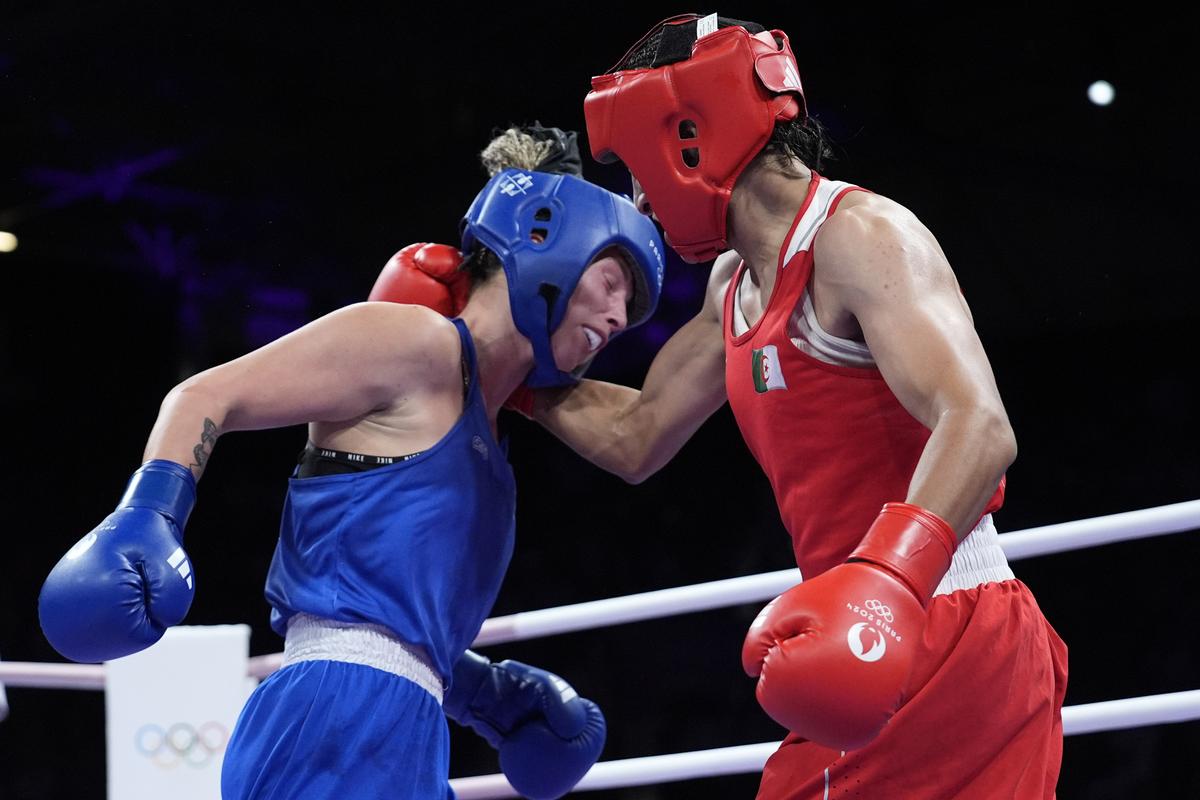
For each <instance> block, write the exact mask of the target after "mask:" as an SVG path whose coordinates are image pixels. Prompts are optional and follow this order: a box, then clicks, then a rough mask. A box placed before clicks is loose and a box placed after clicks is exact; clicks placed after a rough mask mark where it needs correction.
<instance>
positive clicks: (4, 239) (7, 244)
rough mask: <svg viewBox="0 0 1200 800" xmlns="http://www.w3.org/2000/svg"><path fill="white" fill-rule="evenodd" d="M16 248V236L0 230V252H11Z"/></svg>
mask: <svg viewBox="0 0 1200 800" xmlns="http://www.w3.org/2000/svg"><path fill="white" fill-rule="evenodd" d="M16 249H17V237H15V236H13V235H12V234H11V233H9V232H8V231H0V253H11V252H12V251H13V250H16Z"/></svg>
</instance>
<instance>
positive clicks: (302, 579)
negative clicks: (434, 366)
mask: <svg viewBox="0 0 1200 800" xmlns="http://www.w3.org/2000/svg"><path fill="white" fill-rule="evenodd" d="M453 322H454V325H455V326H456V327H457V329H458V333H459V337H460V338H461V339H462V347H463V355H464V357H465V358H466V360H467V362H468V369H469V374H470V378H469V380H470V387H469V389H468V391H467V397H466V399H465V401H464V403H463V412H462V416H461V417H460V418H459V420H458V421H457V422H456V423H455V424H454V427H452V428H451V429H450V432H449V433H447V434H446V435H445V436H444V437H443V438H442V439H441V440H440V441H439V442H438V443H437V444H435V445H434V446H433V447H430V448H429V449H428V450H426V451H424V452H423V453H421V454H420V455H418V456H416V457H415V458H411V459H409V460H407V461H401V462H397V463H395V464H390V465H387V466H382V467H377V468H375V469H371V470H367V471H365V472H355V473H350V474H341V475H323V476H319V477H311V478H303V479H301V478H296V477H293V478H292V479H291V481H290V482H289V485H288V494H287V499H286V501H285V502H284V507H283V520H282V522H281V524H280V531H279V544H278V545H276V547H275V556H274V558H273V559H272V561H271V569H270V572H269V573H268V574H267V590H266V596H267V602H269V603H270V604H271V607H272V609H273V610H272V612H271V627H272V628H274V629H275V631H276V632H278V633H279V634H280V635H284V634H285V633H286V630H287V621H288V620H289V619H290V618H291V617H292V616H293V615H294V614H296V613H298V612H304V613H306V614H313V615H315V616H318V617H325V618H327V619H333V620H338V621H342V622H368V623H375V624H377V625H382V626H384V627H386V628H388V629H390V630H391V631H392V632H394V633H395V634H396V636H398V637H399V638H401V639H403V640H404V641H406V642H409V643H410V644H414V645H418V646H420V647H422V648H424V649H425V651H426V653H427V654H428V655H429V657H430V659H431V661H432V665H433V666H434V667H435V668H436V669H437V671H438V672H439V673H440V674H441V675H442V676H443V678H445V679H447V682H449V677H450V675H451V674H452V673H453V667H454V662H455V661H457V660H458V657H459V656H460V655H462V653H463V651H464V650H466V649H467V647H469V646H470V644H471V642H472V640H474V638H475V636H476V634H477V633H478V632H479V628H480V626H481V625H482V624H483V621H484V619H486V618H487V615H488V612H489V611H491V608H492V604H493V603H494V602H495V600H496V595H497V593H498V592H499V591H500V583H501V581H502V580H503V578H504V573H505V571H506V570H507V569H508V562H509V559H510V558H511V556H512V549H513V539H514V536H515V528H516V520H515V513H516V484H515V483H514V481H513V474H512V468H511V467H510V466H509V464H508V453H507V450H506V448H505V447H503V446H501V445H500V444H497V442H496V440H495V437H493V436H492V429H491V426H490V425H489V423H488V416H487V410H486V409H485V407H484V403H483V394H482V392H481V391H480V388H479V370H478V364H477V363H476V358H475V346H474V343H473V342H472V340H471V334H470V332H469V331H468V330H467V326H466V325H465V324H464V323H463V321H462V320H458V319H456V320H453Z"/></svg>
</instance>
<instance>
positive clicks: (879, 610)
mask: <svg viewBox="0 0 1200 800" xmlns="http://www.w3.org/2000/svg"><path fill="white" fill-rule="evenodd" d="M863 606H864V607H866V609H867V611H870V612H871V613H872V614H877V615H879V616H881V617H883V618H884V619H885V620H887V621H888V622H895V621H896V620H895V619H894V618H893V617H892V610H891V609H890V608H888V607H887V606H885V605H884V604H883V603H881V602H879V601H878V600H868V601H867V602H865V603H863Z"/></svg>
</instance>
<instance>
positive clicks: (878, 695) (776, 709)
mask: <svg viewBox="0 0 1200 800" xmlns="http://www.w3.org/2000/svg"><path fill="white" fill-rule="evenodd" d="M957 546H958V540H957V537H955V535H954V531H953V530H952V529H951V528H950V526H949V525H948V524H947V523H946V521H945V520H943V519H941V518H940V517H938V516H937V515H935V514H932V513H930V512H929V511H926V510H925V509H923V508H920V507H918V506H914V505H909V504H908V503H888V504H887V505H885V506H884V507H883V511H882V512H880V514H879V516H878V517H877V518H876V519H875V522H874V523H873V524H872V525H871V528H870V529H869V530H868V531H867V535H866V536H864V537H863V540H862V542H861V543H860V544H859V545H858V547H857V548H855V550H854V552H853V553H851V554H850V559H849V560H848V561H847V562H846V563H845V564H840V565H838V566H836V567H834V568H833V569H831V570H829V571H828V572H826V573H824V574H822V575H818V576H817V577H815V578H813V579H812V580H809V581H805V582H804V583H801V584H800V585H799V586H795V587H793V588H791V589H789V590H788V591H786V592H784V593H783V594H781V595H780V596H779V597H777V598H775V599H774V600H772V601H771V602H770V603H769V604H768V605H767V607H766V608H764V609H763V610H762V611H761V612H760V613H759V615H758V617H757V619H755V620H754V624H752V625H751V626H750V631H749V632H748V633H747V634H746V641H745V642H744V643H743V645H742V667H743V668H744V669H745V670H746V674H748V675H750V676H751V677H754V676H757V677H758V688H757V690H756V692H755V694H756V695H757V696H758V702H759V705H761V706H762V707H763V710H764V711H766V712H767V715H768V716H770V717H771V718H772V719H774V720H775V721H776V722H778V723H779V724H780V725H783V726H784V727H786V728H787V729H788V730H790V731H793V732H794V733H796V734H798V735H800V736H803V737H804V738H806V739H809V740H811V741H814V742H816V743H818V744H822V745H825V746H827V747H831V748H833V749H835V750H853V749H855V748H858V747H862V746H863V745H865V744H867V743H868V742H870V741H871V740H872V739H874V738H875V736H876V735H877V734H878V733H879V731H880V730H882V728H883V726H884V725H885V724H886V723H887V721H888V720H889V719H891V716H892V714H894V713H895V712H896V710H897V709H898V708H899V707H900V704H901V703H902V702H903V701H904V699H905V698H904V688H905V685H906V684H907V683H908V678H909V674H910V673H911V671H912V665H913V656H914V654H915V652H916V649H917V645H918V643H919V642H920V638H921V632H922V629H923V628H924V627H925V606H926V605H927V604H928V603H929V599H930V597H932V596H933V592H934V590H935V589H936V588H937V585H938V582H939V581H940V580H941V579H942V576H943V575H945V574H946V570H948V569H949V568H950V559H951V557H952V556H953V554H954V549H955V548H956V547H957Z"/></svg>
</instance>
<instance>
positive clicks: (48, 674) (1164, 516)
mask: <svg viewBox="0 0 1200 800" xmlns="http://www.w3.org/2000/svg"><path fill="white" fill-rule="evenodd" d="M1196 528H1200V500H1191V501H1188V502H1186V503H1175V504H1173V505H1166V506H1159V507H1157V508H1147V509H1143V510H1140V511H1128V512H1125V513H1121V514H1112V515H1109V516H1106V517H1093V518H1091V519H1082V520H1076V521H1075V522H1064V523H1061V524H1058V525H1046V526H1043V527H1040V528H1028V529H1026V530H1023V531H1015V532H1013V533H1004V534H1001V535H1000V536H999V539H1000V544H1001V546H1002V547H1003V548H1004V552H1005V555H1007V556H1008V558H1010V559H1012V560H1014V561H1015V560H1017V559H1022V558H1032V557H1034V556H1040V555H1049V554H1051V553H1061V552H1064V551H1068V550H1078V549H1082V548H1086V547H1093V546H1098V545H1102V544H1110V543H1112V542H1118V541H1126V540H1131V539H1142V538H1146V537H1149V536H1158V535H1161V534H1167V533H1180V532H1182V531H1190V530H1195V529H1196ZM799 582H800V570H798V569H784V570H779V571H777V572H764V573H761V574H759V575H746V576H744V577H741V578H728V579H726V580H720V581H710V582H708V583H698V584H694V585H692V586H679V587H676V588H673V589H659V590H657V591H653V592H643V593H641V594H631V595H626V596H625V597H611V598H607V599H605V600H593V601H590V602H586V603H576V604H574V605H569V606H559V607H557V608H543V609H538V610H536V611H524V612H521V613H518V614H509V615H508V616H504V617H492V618H491V619H489V620H487V621H485V622H484V623H483V627H482V629H481V630H480V631H479V636H477V637H476V638H475V642H474V644H473V646H475V647H485V646H487V645H491V644H500V643H502V642H514V641H522V640H525V639H536V638H538V637H541V636H552V635H555V634H559V633H570V632H573V631H580V630H591V629H592V628H599V627H604V626H608V625H619V624H623V623H627V622H639V621H641V620H647V619H657V618H659V617H668V616H673V615H676V614H686V613H692V612H696V611H706V610H709V609H713V608H722V607H725V606H733V605H739V604H741V603H752V602H759V601H763V600H770V599H771V598H774V597H775V596H777V595H779V594H780V593H782V592H785V591H787V590H788V589H790V588H792V587H793V586H795V585H796V584H797V583H799ZM282 661H283V654H282V653H272V654H270V655H265V656H256V657H254V658H251V659H250V666H249V669H248V672H249V675H250V676H251V677H255V678H265V677H266V676H268V675H270V674H271V673H272V672H274V671H275V670H277V669H279V665H280V664H281V663H282ZM0 683H3V684H6V685H8V686H11V687H21V686H23V687H32V688H43V689H102V688H104V666H103V665H101V664H36V663H30V662H8V663H4V662H0Z"/></svg>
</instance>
